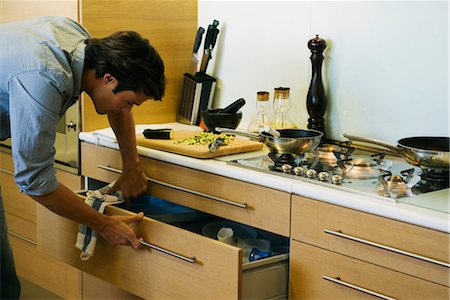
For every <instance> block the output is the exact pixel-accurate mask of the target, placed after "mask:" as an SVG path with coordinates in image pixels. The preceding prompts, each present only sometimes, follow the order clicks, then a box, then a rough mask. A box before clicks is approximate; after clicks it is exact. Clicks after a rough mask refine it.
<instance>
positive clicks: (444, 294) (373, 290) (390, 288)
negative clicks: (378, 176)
mask: <svg viewBox="0 0 450 300" xmlns="http://www.w3.org/2000/svg"><path fill="white" fill-rule="evenodd" d="M371 296H373V297H371ZM383 297H384V299H390V298H391V299H392V298H393V299H442V300H444V299H448V297H449V289H448V288H447V287H444V286H442V285H439V284H435V283H432V282H429V281H426V280H422V279H418V278H416V277H413V276H409V275H406V274H404V273H400V272H396V271H392V270H390V269H386V268H383V267H380V266H377V265H372V264H370V263H366V262H363V261H360V260H357V259H354V258H351V257H348V256H344V255H340V254H337V253H334V252H331V251H328V250H325V249H321V248H318V247H315V246H312V245H308V244H305V243H301V242H297V241H292V242H291V258H290V298H291V299H369V298H373V299H376V298H382V299H383ZM389 297H390V298H389Z"/></svg>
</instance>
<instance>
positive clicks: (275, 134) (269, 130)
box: [262, 125, 281, 138]
mask: <svg viewBox="0 0 450 300" xmlns="http://www.w3.org/2000/svg"><path fill="white" fill-rule="evenodd" d="M262 132H267V133H268V134H270V135H271V136H273V137H276V138H277V137H280V136H281V133H280V132H279V131H278V130H275V129H273V128H272V127H271V126H270V125H264V126H263V130H262Z"/></svg>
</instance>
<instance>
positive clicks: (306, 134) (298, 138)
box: [216, 127, 323, 155]
mask: <svg viewBox="0 0 450 300" xmlns="http://www.w3.org/2000/svg"><path fill="white" fill-rule="evenodd" d="M216 131H218V132H224V133H227V134H234V135H241V136H246V137H248V138H251V139H254V140H258V141H260V142H263V143H264V144H265V145H266V146H267V147H268V148H269V149H270V151H271V152H275V153H281V154H285V153H286V154H287V153H293V154H299V155H303V154H305V153H307V152H309V151H312V150H314V149H315V148H316V147H317V146H318V145H319V143H320V140H321V138H322V136H323V133H322V132H320V131H317V130H312V129H309V130H306V129H280V130H278V131H279V132H280V137H274V136H272V135H270V134H268V133H266V132H262V133H260V134H254V133H250V132H245V131H239V130H231V129H227V128H220V127H218V128H216Z"/></svg>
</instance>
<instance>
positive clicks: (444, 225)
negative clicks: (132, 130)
mask: <svg viewBox="0 0 450 300" xmlns="http://www.w3.org/2000/svg"><path fill="white" fill-rule="evenodd" d="M167 127H170V128H173V129H175V130H195V131H201V129H200V128H199V127H196V126H188V125H183V124H179V123H168V124H152V125H137V126H136V132H137V133H141V132H142V131H143V130H144V129H146V128H167ZM80 140H82V141H84V142H88V143H91V144H95V145H99V146H103V147H107V148H112V149H118V144H117V142H116V139H115V137H114V134H113V132H112V130H111V129H110V128H106V129H101V130H96V131H92V132H81V133H80ZM138 153H139V154H140V155H142V156H145V157H150V158H153V159H157V160H161V161H166V162H170V163H173V164H177V165H181V166H184V167H189V168H192V169H197V170H201V171H205V172H209V173H212V174H217V175H221V176H225V177H229V178H233V179H237V180H242V181H245V182H249V183H253V184H257V185H261V186H265V187H268V188H272V189H276V190H280V191H284V192H289V193H293V194H297V195H300V196H304V197H308V198H312V199H316V200H320V201H323V202H328V203H331V204H335V205H339V206H343V207H348V208H351V209H355V210H359V211H363V212H367V213H371V214H374V215H379V216H383V217H387V218H390V219H395V220H398V221H402V222H406V223H410V224H415V225H419V226H423V227H426V228H430V229H434V230H438V231H442V232H447V233H448V232H450V215H449V214H448V213H446V212H445V211H448V208H449V206H450V199H449V189H446V190H441V191H437V192H431V193H427V194H423V195H418V196H414V197H410V198H408V199H407V200H406V201H402V202H394V201H391V200H390V199H387V198H386V199H384V198H382V197H377V196H371V195H366V194H361V193H353V192H349V191H345V190H338V189H334V188H332V187H327V186H323V185H320V184H314V183H309V182H303V181H300V180H295V179H291V178H284V177H280V176H276V175H271V174H267V173H262V172H258V171H254V170H250V169H245V168H241V167H237V166H233V165H230V164H228V163H227V161H231V160H236V159H241V158H247V157H257V156H261V155H264V153H265V152H264V151H263V150H262V151H258V152H252V153H242V154H235V155H230V156H227V157H221V158H220V157H219V158H217V159H196V158H192V157H188V156H182V155H178V154H173V153H168V152H163V151H159V150H154V149H149V148H145V147H141V146H138ZM424 203H425V204H424ZM423 206H425V207H423ZM435 208H437V209H435Z"/></svg>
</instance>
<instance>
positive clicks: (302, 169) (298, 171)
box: [294, 167, 306, 176]
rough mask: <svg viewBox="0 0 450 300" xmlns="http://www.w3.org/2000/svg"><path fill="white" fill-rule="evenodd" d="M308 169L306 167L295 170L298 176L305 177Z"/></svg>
mask: <svg viewBox="0 0 450 300" xmlns="http://www.w3.org/2000/svg"><path fill="white" fill-rule="evenodd" d="M305 172H306V169H305V168H304V167H295V168H294V173H295V175H297V176H303V175H305Z"/></svg>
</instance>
